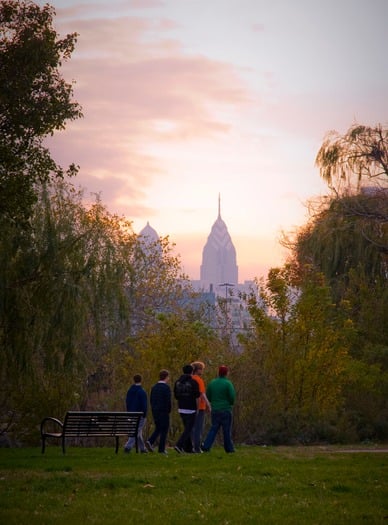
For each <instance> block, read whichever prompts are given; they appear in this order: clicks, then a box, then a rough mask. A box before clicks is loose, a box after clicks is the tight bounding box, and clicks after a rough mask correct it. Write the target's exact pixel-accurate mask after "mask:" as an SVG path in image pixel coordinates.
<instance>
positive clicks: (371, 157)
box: [316, 124, 388, 193]
mask: <svg viewBox="0 0 388 525" xmlns="http://www.w3.org/2000/svg"><path fill="white" fill-rule="evenodd" d="M316 164H317V166H318V167H319V170H320V174H321V177H322V178H323V179H324V180H325V181H326V182H327V183H328V185H329V186H330V187H331V188H333V189H335V190H336V192H337V193H343V192H349V190H350V191H351V192H354V190H356V191H358V190H359V189H360V187H361V186H362V185H363V184H364V185H373V186H381V185H384V186H386V184H387V181H388V129H387V128H385V127H383V126H382V125H381V124H378V125H377V126H375V127H369V126H362V125H358V124H354V125H353V126H351V127H350V128H349V130H348V131H347V132H346V133H345V134H344V135H340V134H338V133H337V132H336V131H331V132H330V133H328V135H327V137H326V138H325V140H324V142H323V144H322V146H321V147H320V149H319V151H318V154H317V157H316Z"/></svg>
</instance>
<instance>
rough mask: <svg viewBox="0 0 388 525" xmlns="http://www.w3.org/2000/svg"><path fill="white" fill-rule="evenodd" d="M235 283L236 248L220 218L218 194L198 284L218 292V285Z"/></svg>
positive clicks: (236, 270) (232, 284)
mask: <svg viewBox="0 0 388 525" xmlns="http://www.w3.org/2000/svg"><path fill="white" fill-rule="evenodd" d="M237 284H238V266H237V262H236V249H235V247H234V245H233V242H232V238H231V236H230V235H229V232H228V228H227V226H226V224H225V222H224V221H223V220H222V218H221V198H220V196H219V197H218V217H217V220H216V221H215V223H214V224H213V226H212V229H211V232H210V235H209V237H208V238H207V242H206V244H205V246H204V248H203V251H202V264H201V268H200V285H201V288H202V289H204V290H206V289H207V290H210V289H214V290H215V292H216V293H217V294H220V293H221V291H222V289H221V290H220V289H219V287H220V285H223V286H224V287H227V286H229V287H232V286H235V285H237ZM224 292H225V290H224ZM226 292H227V291H226Z"/></svg>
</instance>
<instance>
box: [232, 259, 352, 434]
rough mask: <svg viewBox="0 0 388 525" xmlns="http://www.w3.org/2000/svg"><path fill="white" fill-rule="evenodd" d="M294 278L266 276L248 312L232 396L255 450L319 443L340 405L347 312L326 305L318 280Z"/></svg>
mask: <svg viewBox="0 0 388 525" xmlns="http://www.w3.org/2000/svg"><path fill="white" fill-rule="evenodd" d="M294 270H295V269H294V268H293V267H292V266H285V267H284V268H282V269H272V270H271V271H270V272H269V274H268V279H267V282H266V283H264V282H263V283H262V288H261V296H260V300H259V301H255V300H254V299H253V298H251V301H250V304H249V310H250V313H251V315H252V318H253V327H252V328H253V331H252V333H251V334H250V336H248V337H246V338H245V340H244V341H243V342H244V346H245V350H244V354H243V356H242V360H241V362H240V363H239V365H240V366H241V369H240V374H239V376H240V377H241V380H240V381H241V383H240V382H239V383H238V385H237V391H238V392H239V400H240V408H239V417H240V419H241V421H240V425H241V423H243V424H244V427H245V428H248V429H249V431H248V432H249V434H248V436H249V437H248V439H250V440H253V441H256V442H257V441H260V442H263V441H264V442H268V441H275V442H276V441H277V440H278V441H280V442H284V441H287V440H290V439H298V440H302V441H310V440H314V439H318V438H319V437H321V436H319V428H320V426H321V425H322V422H324V421H327V420H329V419H330V418H331V417H332V416H334V415H335V414H336V411H337V410H338V409H339V408H340V407H341V404H342V385H343V379H342V376H343V373H344V370H345V368H346V363H347V359H348V356H347V355H348V348H349V345H350V341H351V340H352V336H353V326H352V323H351V321H350V320H349V319H348V316H347V311H346V305H341V306H340V307H336V306H335V305H334V304H333V303H332V301H331V297H330V289H329V288H328V287H327V286H326V285H325V282H324V279H323V277H322V275H320V274H315V273H314V272H311V271H309V270H307V271H306V273H305V274H304V275H299V274H297V273H295V271H294ZM243 370H244V371H245V377H244V379H243V380H242V377H243V373H244V372H243ZM241 405H242V406H241Z"/></svg>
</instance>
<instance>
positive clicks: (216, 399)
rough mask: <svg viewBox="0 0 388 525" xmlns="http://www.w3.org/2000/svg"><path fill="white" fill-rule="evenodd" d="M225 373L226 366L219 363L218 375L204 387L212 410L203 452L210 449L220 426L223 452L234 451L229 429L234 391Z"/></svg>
mask: <svg viewBox="0 0 388 525" xmlns="http://www.w3.org/2000/svg"><path fill="white" fill-rule="evenodd" d="M227 375H228V367H227V366H225V365H221V366H220V367H219V369H218V377H217V378H215V379H212V381H210V383H209V385H208V387H207V389H206V396H207V398H208V400H209V401H210V404H211V407H212V412H211V427H210V430H209V433H208V435H207V436H206V439H205V441H204V442H203V445H202V450H203V451H204V452H209V450H210V449H211V447H212V445H213V443H214V440H215V439H216V436H217V433H218V431H219V429H220V427H222V433H223V436H224V449H225V452H228V453H230V452H234V445H233V441H232V436H231V430H232V409H233V405H234V402H235V399H236V391H235V389H234V386H233V383H232V382H231V381H230V380H229V379H228V378H227Z"/></svg>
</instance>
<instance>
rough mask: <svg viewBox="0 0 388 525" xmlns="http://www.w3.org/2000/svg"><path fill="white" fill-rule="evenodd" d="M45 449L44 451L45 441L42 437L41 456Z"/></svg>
mask: <svg viewBox="0 0 388 525" xmlns="http://www.w3.org/2000/svg"><path fill="white" fill-rule="evenodd" d="M45 449H46V440H45V438H44V437H43V436H42V454H44V451H45Z"/></svg>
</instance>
